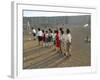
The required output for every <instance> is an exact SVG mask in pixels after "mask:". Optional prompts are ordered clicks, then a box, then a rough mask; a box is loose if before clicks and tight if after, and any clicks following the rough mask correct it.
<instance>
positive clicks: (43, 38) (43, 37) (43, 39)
mask: <svg viewBox="0 0 100 80" xmlns="http://www.w3.org/2000/svg"><path fill="white" fill-rule="evenodd" d="M42 33H43V36H42V41H43V47H45V32H44V30H42Z"/></svg>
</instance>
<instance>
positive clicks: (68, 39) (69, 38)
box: [67, 33, 72, 43]
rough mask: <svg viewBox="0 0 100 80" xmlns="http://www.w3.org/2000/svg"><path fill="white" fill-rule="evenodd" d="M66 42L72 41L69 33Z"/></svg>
mask: <svg viewBox="0 0 100 80" xmlns="http://www.w3.org/2000/svg"><path fill="white" fill-rule="evenodd" d="M67 41H68V42H70V43H71V41H72V36H71V34H70V33H69V34H67Z"/></svg>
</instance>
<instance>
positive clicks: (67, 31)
mask: <svg viewBox="0 0 100 80" xmlns="http://www.w3.org/2000/svg"><path fill="white" fill-rule="evenodd" d="M66 33H67V54H66V55H67V56H71V43H72V36H71V33H70V30H69V29H67V30H66Z"/></svg>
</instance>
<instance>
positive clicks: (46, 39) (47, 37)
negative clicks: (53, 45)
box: [45, 31, 49, 47]
mask: <svg viewBox="0 0 100 80" xmlns="http://www.w3.org/2000/svg"><path fill="white" fill-rule="evenodd" d="M48 42H49V34H48V31H46V34H45V46H46V47H48Z"/></svg>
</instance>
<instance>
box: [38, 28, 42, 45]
mask: <svg viewBox="0 0 100 80" xmlns="http://www.w3.org/2000/svg"><path fill="white" fill-rule="evenodd" d="M37 36H38V42H39V45H42V36H43V34H42V31H41V30H40V28H38V33H37Z"/></svg>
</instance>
